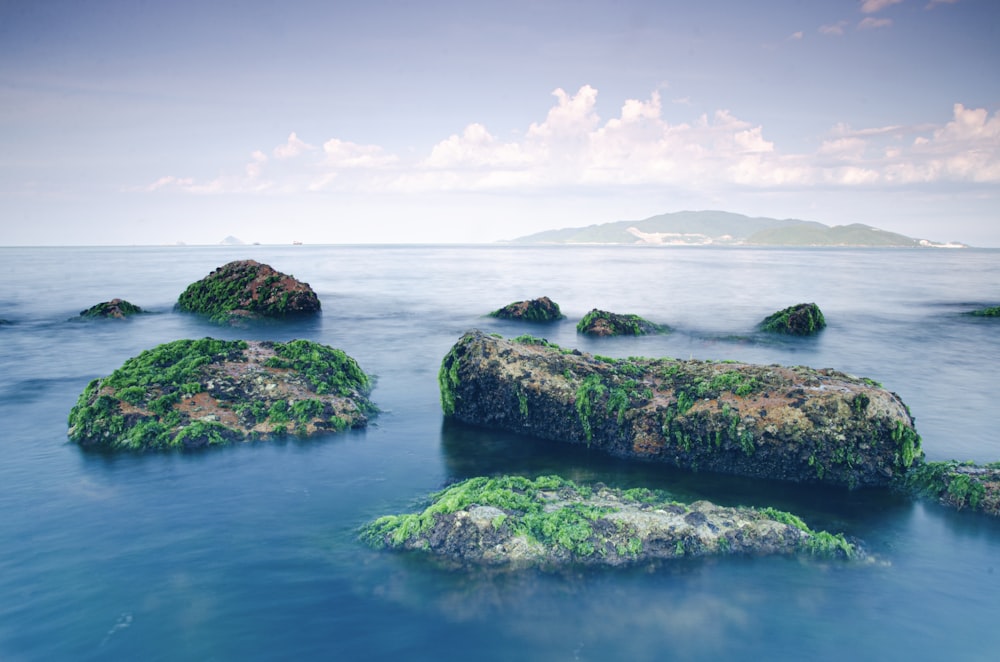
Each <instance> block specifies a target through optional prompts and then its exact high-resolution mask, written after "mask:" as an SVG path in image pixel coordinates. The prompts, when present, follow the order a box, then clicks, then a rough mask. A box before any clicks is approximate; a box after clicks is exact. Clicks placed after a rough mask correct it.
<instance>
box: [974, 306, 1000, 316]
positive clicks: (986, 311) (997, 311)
mask: <svg viewBox="0 0 1000 662" xmlns="http://www.w3.org/2000/svg"><path fill="white" fill-rule="evenodd" d="M968 314H969V315H972V316H973V317H1000V306H991V307H989V308H979V309H977V310H973V311H972V312H970V313H968Z"/></svg>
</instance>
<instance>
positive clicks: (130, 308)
mask: <svg viewBox="0 0 1000 662" xmlns="http://www.w3.org/2000/svg"><path fill="white" fill-rule="evenodd" d="M141 312H143V311H142V308H140V307H139V306H137V305H135V304H134V303H130V302H128V301H126V300H124V299H112V300H111V301H103V302H101V303H99V304H97V305H94V306H91V307H90V308H88V309H86V310H82V311H80V317H110V318H114V319H125V318H126V317H129V316H130V315H138V314H139V313H141Z"/></svg>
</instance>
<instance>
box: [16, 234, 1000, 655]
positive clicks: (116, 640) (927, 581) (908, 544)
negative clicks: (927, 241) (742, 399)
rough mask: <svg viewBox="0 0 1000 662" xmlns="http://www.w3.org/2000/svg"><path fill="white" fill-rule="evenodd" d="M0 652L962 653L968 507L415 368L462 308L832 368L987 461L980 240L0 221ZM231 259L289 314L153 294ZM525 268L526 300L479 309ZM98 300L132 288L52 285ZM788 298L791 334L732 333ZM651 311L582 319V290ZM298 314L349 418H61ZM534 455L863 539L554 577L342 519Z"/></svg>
mask: <svg viewBox="0 0 1000 662" xmlns="http://www.w3.org/2000/svg"><path fill="white" fill-rule="evenodd" d="M0 258H2V261H0V264H2V265H3V266H2V267H0V270H2V272H3V275H4V282H5V285H6V287H5V288H4V291H3V292H2V293H0V319H3V320H5V321H6V322H8V323H6V324H3V325H0V341H2V342H0V365H2V366H3V370H2V373H0V421H3V434H2V435H0V443H2V444H3V450H4V454H3V457H4V461H3V462H0V540H2V541H3V542H4V546H5V549H4V553H3V554H2V555H0V595H3V596H4V600H3V601H2V602H0V659H3V660H13V661H16V662H20V661H26V660H38V659H47V660H135V659H143V660H195V659H197V660H208V659H216V660H230V659H240V660H287V659H369V660H372V659H374V660H390V659H393V660H395V659H410V660H450V659H454V660H467V659H478V660H510V659H529V660H533V659H544V660H608V659H635V660H644V659H657V660H663V659H679V660H717V659H734V658H735V659H745V658H759V659H811V660H825V659H852V660H882V659H909V660H939V659H961V660H993V659H994V657H995V655H996V651H997V650H1000V630H998V629H997V628H996V616H997V602H996V595H998V593H1000V574H998V573H997V572H996V559H997V558H998V554H1000V522H997V521H995V520H992V519H988V518H985V517H983V516H976V515H970V514H968V513H959V512H953V511H948V510H945V509H943V508H941V507H939V506H937V505H936V504H933V503H928V502H922V501H912V500H910V499H908V498H906V497H902V496H899V495H894V494H891V493H886V492H882V491H873V490H863V491H855V492H848V491H845V490H839V489H838V490H833V489H826V488H817V487H810V486H798V485H792V484H784V483H771V482H767V481H755V480H748V479H742V478H736V477H727V476H719V475H713V474H706V473H696V474H689V473H682V472H678V471H672V470H669V469H666V468H664V467H661V466H657V465H652V464H642V463H629V462H625V461H621V460H616V459H613V458H608V457H605V456H603V455H601V454H599V453H597V452H596V451H595V452H590V451H588V450H587V449H585V448H576V447H571V446H562V445H559V444H556V443H551V442H540V441H537V440H533V439H530V438H526V437H519V436H516V435H510V434H506V433H501V432H495V431H491V430H486V429H479V428H474V427H469V426H464V425H458V424H454V423H450V422H447V421H445V420H444V419H443V416H442V413H441V408H440V404H439V400H438V386H437V371H438V367H439V365H440V361H441V359H442V358H443V357H444V355H445V353H446V352H447V351H448V349H449V348H450V347H451V346H452V344H453V343H454V342H455V341H456V340H457V339H458V338H459V337H460V336H461V334H462V333H464V332H465V331H466V330H468V329H470V328H480V329H483V330H486V331H489V332H496V333H500V334H502V335H504V336H507V337H511V336H516V335H520V334H522V333H531V334H533V335H536V336H541V337H545V338H547V339H548V340H550V341H552V342H555V343H557V344H559V345H562V346H564V347H576V348H579V349H581V350H583V351H587V352H592V353H597V354H601V355H605V356H614V357H626V356H636V355H643V356H674V357H677V358H701V359H716V360H724V359H733V360H739V361H750V362H756V363H768V364H770V363H778V364H786V365H796V364H802V365H808V366H812V367H817V368H835V369H838V370H842V371H844V372H848V373H850V374H854V375H858V376H864V377H869V378H871V379H874V380H876V381H878V382H880V383H882V384H883V385H884V386H885V387H886V388H888V389H890V390H892V391H895V392H896V393H898V394H899V395H900V396H901V398H902V399H903V401H904V402H905V403H906V404H907V405H909V406H910V408H911V410H912V412H913V414H914V416H915V418H916V424H917V429H918V431H919V432H920V434H921V435H922V437H923V444H924V450H925V452H926V453H927V456H928V458H929V459H931V460H941V459H951V458H955V459H960V460H965V459H971V460H976V461H978V462H987V461H996V460H1000V437H998V435H997V434H996V432H995V421H994V417H993V414H994V412H995V411H996V408H997V407H996V403H997V402H998V401H1000V382H998V380H997V379H996V374H995V373H996V371H997V368H998V367H1000V325H998V324H997V323H996V321H995V320H988V319H977V318H971V317H967V316H963V315H962V314H961V313H962V312H965V311H968V310H972V309H975V308H977V307H982V306H986V305H997V303H1000V291H998V289H997V286H998V283H1000V251H997V250H961V251H936V250H876V249H867V250H851V249H834V250H809V249H799V250H785V249H780V250H779V249H773V250H770V249H737V248H733V249H711V248H694V249H691V248H688V249H671V248H627V247H512V246H447V247H440V246H381V247H370V246H294V247H293V246H281V247H278V246H240V247H170V248H41V249H40V248H0ZM247 258H252V259H256V260H258V261H260V262H265V263H267V264H270V265H271V266H273V267H274V268H276V269H278V270H280V271H283V272H285V273H290V274H292V275H294V276H296V277H297V278H299V279H300V280H303V281H306V282H308V283H310V284H311V285H312V287H313V288H314V289H315V290H316V292H317V294H318V295H319V297H320V299H321V301H322V305H323V314H322V316H321V317H319V318H318V319H316V320H311V321H305V322H297V323H293V324H274V325H262V326H258V327H253V328H250V329H243V330H240V329H229V328H223V327H218V326H215V325H212V324H210V323H208V322H205V321H203V320H201V319H199V318H197V317H194V316H189V315H183V314H180V313H177V312H174V311H173V304H174V302H175V301H176V300H177V297H178V295H179V294H180V293H181V292H182V291H183V289H184V288H185V287H186V286H187V285H188V284H189V283H191V282H193V281H195V280H198V279H200V278H202V277H204V276H205V275H207V274H208V273H209V272H210V271H211V270H212V269H214V268H216V267H218V266H221V265H222V264H225V263H226V262H229V261H231V260H236V259H247ZM542 295H546V296H549V297H551V298H552V299H553V300H554V301H556V302H557V303H559V305H560V306H561V308H562V310H563V312H564V313H565V314H566V315H567V319H566V320H565V321H563V322H560V323H557V324H555V325H551V326H534V325H525V324H516V323H512V322H503V321H499V320H494V319H492V318H488V317H486V316H485V315H486V313H488V312H489V311H491V310H494V309H496V308H499V307H501V306H503V305H505V304H507V303H510V302H512V301H516V300H521V299H528V298H534V297H537V296H542ZM114 297H121V298H125V299H127V300H129V301H131V302H132V303H135V304H137V305H139V306H142V307H143V308H144V309H146V310H149V311H151V314H149V315H143V316H139V317H137V318H133V319H130V320H126V321H101V320H91V321H84V320H81V319H78V317H77V315H78V313H79V312H80V311H81V310H83V309H85V308H88V307H90V306H91V305H93V304H95V303H98V302H101V301H107V300H109V299H111V298H114ZM809 301H814V302H816V303H817V304H818V305H819V306H820V308H821V309H822V310H823V312H824V314H825V316H826V319H827V322H828V324H829V326H828V327H827V329H826V330H824V331H823V332H822V333H821V334H820V335H819V336H818V337H816V338H809V339H792V338H773V337H765V336H762V335H760V334H757V333H755V332H754V326H755V324H756V323H757V322H758V321H760V320H761V319H762V318H763V317H765V316H766V315H768V314H770V313H771V312H774V311H775V310H778V309H780V308H784V307H785V306H788V305H791V304H794V303H800V302H809ZM595 307H596V308H602V309H605V310H611V311H614V312H622V313H636V314H639V315H642V316H643V317H646V318H648V319H650V320H653V321H656V322H660V323H665V324H669V325H670V326H672V327H673V328H674V329H675V331H674V332H673V333H672V334H669V335H666V336H656V337H644V338H616V339H588V338H584V337H582V336H578V335H577V333H576V330H575V324H576V321H577V320H578V319H579V318H580V317H582V316H583V315H584V314H585V313H586V312H587V311H589V310H590V309H591V308H595ZM204 336H213V337H219V338H246V339H272V340H288V339H292V338H307V339H310V340H314V341H317V342H321V343H324V344H327V345H331V346H333V347H337V348H339V349H343V350H344V351H346V352H347V353H348V354H350V355H351V356H353V357H354V358H356V359H357V360H358V361H359V363H360V364H361V366H362V368H363V369H365V371H366V372H368V373H370V374H373V375H375V377H376V378H377V384H376V387H375V389H374V391H373V393H372V399H373V400H374V402H375V403H376V404H377V405H378V406H379V407H380V408H381V409H382V412H381V414H380V415H379V416H378V417H377V418H376V419H374V421H373V424H372V425H371V426H370V427H369V429H368V430H366V431H359V432H349V433H346V434H340V435H331V436H328V437H323V438H317V439H312V440H298V439H295V438H293V437H292V438H289V439H287V440H284V441H277V442H260V443H252V444H242V445H238V446H233V447H228V448H223V449H212V450H208V451H204V452H192V453H148V454H136V455H117V456H107V455H101V454H96V453H89V452H83V451H81V450H80V449H79V448H78V447H76V446H75V445H72V444H69V443H68V442H67V439H66V417H67V415H68V413H69V410H70V408H71V407H72V406H73V404H74V403H75V401H76V399H77V397H78V396H79V394H80V392H81V391H82V390H83V389H84V387H85V386H86V384H87V383H88V382H89V381H90V380H91V379H94V378H96V377H100V376H104V375H107V374H109V373H110V372H112V371H113V370H114V369H116V368H117V367H119V366H120V365H121V364H122V363H123V362H124V361H125V360H126V359H128V358H130V357H132V356H135V355H137V354H138V353H140V352H141V351H143V350H145V349H149V348H151V347H153V346H155V345H157V344H160V343H164V342H169V341H172V340H177V339H180V338H200V337H204ZM501 473H517V474H523V475H528V476H537V475H540V474H549V473H556V474H560V475H562V476H564V477H567V478H570V479H573V480H577V481H582V482H596V481H601V482H604V483H606V484H609V485H612V486H616V487H635V486H646V487H651V488H658V489H665V490H668V491H669V492H671V493H672V494H673V495H674V497H675V498H677V499H679V500H684V501H693V500H697V499H708V500H710V501H713V502H716V503H720V504H725V505H736V504H743V505H753V506H775V507H777V508H780V509H783V510H789V511H792V512H794V513H796V514H798V515H800V516H801V517H803V518H804V519H805V520H806V521H807V522H808V523H809V524H810V525H811V526H812V527H813V528H817V529H827V530H830V531H833V532H843V533H845V534H846V535H848V536H855V537H857V538H860V539H861V540H863V541H864V542H865V544H866V545H867V547H868V549H869V551H870V552H871V553H872V554H873V555H874V556H875V558H876V562H875V563H872V564H868V565H861V566H858V565H850V564H841V563H825V562H817V561H812V560H803V559H785V558H768V559H755V558H725V559H715V560H683V559H682V560H678V561H677V562H673V563H666V564H662V565H659V566H657V567H655V568H651V567H645V566H644V567H637V568H631V569H614V570H596V571H594V570H588V571H571V572H567V573H563V574H558V573H557V574H545V573H535V572H522V573H516V574H512V575H495V574H491V573H487V572H474V571H472V572H454V571H445V570H442V569H440V568H438V567H437V566H435V565H434V564H433V563H429V562H427V560H426V559H422V558H420V557H413V556H406V555H394V554H389V553H384V552H374V551H371V550H369V549H367V548H366V547H364V546H363V545H361V544H360V543H359V542H358V541H357V539H356V531H357V529H358V527H359V526H361V525H362V524H364V523H365V522H367V521H368V520H370V519H372V518H375V517H377V516H380V515H383V514H389V513H398V512H408V511H412V510H415V509H417V508H419V507H420V506H421V503H422V501H421V500H422V499H423V498H424V497H425V496H426V495H427V494H428V493H430V492H433V491H436V490H438V489H440V488H442V487H443V486H445V485H447V484H448V483H450V482H453V481H455V480H460V479H463V478H467V477H470V476H474V475H486V474H501Z"/></svg>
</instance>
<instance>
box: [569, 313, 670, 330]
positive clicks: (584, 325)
mask: <svg viewBox="0 0 1000 662" xmlns="http://www.w3.org/2000/svg"><path fill="white" fill-rule="evenodd" d="M576 331H577V333H583V334H585V335H588V336H645V335H649V334H654V333H669V332H670V327H669V326H667V325H665V324H655V323H653V322H650V321H649V320H645V319H643V318H641V317H639V316H638V315H622V314H619V313H609V312H608V311H606V310H598V309H597V308H594V309H593V310H591V311H590V312H589V313H587V314H586V315H584V316H583V319H581V320H580V321H579V322H578V323H577V325H576Z"/></svg>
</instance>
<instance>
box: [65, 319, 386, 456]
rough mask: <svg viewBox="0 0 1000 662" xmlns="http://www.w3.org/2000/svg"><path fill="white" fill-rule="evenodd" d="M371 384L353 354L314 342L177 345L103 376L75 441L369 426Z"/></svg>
mask: <svg viewBox="0 0 1000 662" xmlns="http://www.w3.org/2000/svg"><path fill="white" fill-rule="evenodd" d="M370 388H371V381H370V379H369V378H368V376H367V375H365V374H364V372H362V371H361V369H360V368H359V367H358V364H357V363H356V362H355V361H354V359H352V358H351V357H349V356H347V355H346V354H345V353H344V352H342V351H340V350H337V349H333V348H331V347H327V346H325V345H319V344H317V343H313V342H310V341H307V340H292V341H289V342H286V343H280V342H269V341H263V342H247V341H243V340H232V341H226V340H215V339H213V338H203V339H202V340H177V341H174V342H171V343H167V344H165V345H159V346H158V347H155V348H153V349H150V350H147V351H145V352H142V353H141V354H139V355H138V356H136V357H133V358H131V359H129V360H128V361H126V362H125V363H124V364H123V365H122V366H121V367H120V368H118V370H115V371H114V372H113V373H111V375H109V376H107V377H104V378H101V379H95V380H93V381H92V382H91V383H90V384H88V385H87V388H86V389H85V390H84V391H83V393H82V394H81V395H80V397H79V399H78V401H77V403H76V405H75V406H74V407H73V409H72V411H70V414H69V425H70V428H69V437H70V439H71V440H73V441H75V442H77V443H79V444H80V445H81V446H86V447H97V448H105V449H112V450H118V449H146V448H175V447H184V448H187V447H196V446H205V445H209V444H222V443H227V442H232V441H243V440H248V439H267V438H270V437H274V436H278V435H284V434H289V433H292V434H297V435H304V436H307V435H312V434H316V433H320V432H329V431H339V430H343V429H346V428H359V427H364V426H365V425H366V424H367V422H368V415H369V414H372V413H373V412H374V411H375V407H374V406H373V405H372V404H371V402H370V401H369V400H368V397H367V396H368V392H369V391H370Z"/></svg>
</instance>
